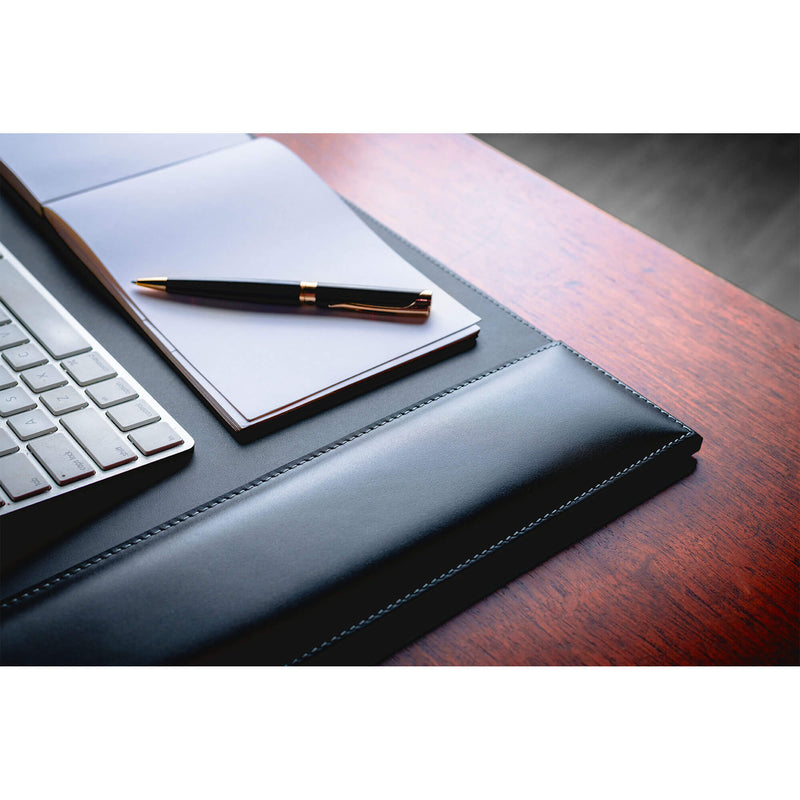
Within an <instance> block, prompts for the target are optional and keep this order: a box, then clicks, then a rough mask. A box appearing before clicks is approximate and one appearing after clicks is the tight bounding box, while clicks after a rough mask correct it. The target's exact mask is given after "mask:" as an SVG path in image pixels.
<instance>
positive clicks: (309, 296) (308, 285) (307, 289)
mask: <svg viewBox="0 0 800 800" xmlns="http://www.w3.org/2000/svg"><path fill="white" fill-rule="evenodd" d="M316 304H317V282H316V281H300V305H301V306H315V305H316Z"/></svg>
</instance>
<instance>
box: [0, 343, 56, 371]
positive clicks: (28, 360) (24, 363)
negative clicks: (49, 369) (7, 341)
mask: <svg viewBox="0 0 800 800" xmlns="http://www.w3.org/2000/svg"><path fill="white" fill-rule="evenodd" d="M3 358H4V359H5V360H6V362H7V363H8V364H10V365H11V366H12V368H13V369H15V370H16V371H17V372H21V371H22V370H23V369H28V367H38V366H39V364H46V363H47V356H46V355H45V354H44V353H43V352H42V351H41V350H40V349H39V348H38V347H37V346H36V345H35V344H23V345H21V346H20V347H9V348H8V349H7V350H3Z"/></svg>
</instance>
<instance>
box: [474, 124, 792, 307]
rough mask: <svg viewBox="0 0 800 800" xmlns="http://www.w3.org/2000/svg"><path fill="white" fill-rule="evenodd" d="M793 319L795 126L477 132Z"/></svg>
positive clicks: (486, 140)
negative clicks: (782, 129)
mask: <svg viewBox="0 0 800 800" xmlns="http://www.w3.org/2000/svg"><path fill="white" fill-rule="evenodd" d="M478 136H479V138H480V139H482V140H483V141H485V142H487V143H488V144H490V145H492V146H493V147H496V148H497V149H498V150H501V151H503V152H504V153H506V154H507V155H509V156H511V157H512V158H514V159H516V160H517V161H520V162H522V163H523V164H526V165H527V166H529V167H531V168H532V169H534V170H536V172H538V173H540V174H541V175H544V176H545V177H546V178H549V179H550V180H552V181H554V182H555V183H557V184H559V185H560V186H563V187H564V188H565V189H569V191H571V192H574V193H575V194H577V195H579V196H580V197H582V198H584V199H585V200H588V201H589V202H590V203H592V204H594V205H596V206H598V207H599V208H601V209H603V210H604V211H607V212H608V213H609V214H612V215H613V216H615V217H617V218H618V219H621V220H623V221H624V222H627V223H628V224H630V225H632V226H633V227H634V228H637V229H638V230H640V231H642V232H644V233H646V234H648V235H649V236H652V237H653V238H654V239H657V240H658V241H659V242H662V243H663V244H665V245H667V246H668V247H670V248H672V249H673V250H675V251H677V252H678V253H680V254H681V255H684V256H686V257H687V258H688V259H690V260H691V261H694V262H695V263H697V264H700V265H701V266H703V267H705V268H706V269H708V270H710V271H711V272H714V273H716V274H717V275H720V276H722V277H723V278H725V279H727V280H729V281H730V282H731V283H734V284H736V285H737V286H740V287H741V288H742V289H745V290H746V291H748V292H750V293H751V294H754V295H756V296H757V297H760V298H761V299H762V300H765V301H766V302H768V303H770V304H771V305H773V306H775V307H776V308H779V309H781V310H782V311H784V312H785V313H787V314H789V315H791V316H793V317H794V318H795V319H800V136H799V135H797V134H521V133H511V134H498V133H492V134H478Z"/></svg>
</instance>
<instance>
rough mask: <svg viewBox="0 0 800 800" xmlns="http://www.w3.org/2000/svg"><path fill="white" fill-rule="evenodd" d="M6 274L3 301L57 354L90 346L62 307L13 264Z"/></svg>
mask: <svg viewBox="0 0 800 800" xmlns="http://www.w3.org/2000/svg"><path fill="white" fill-rule="evenodd" d="M2 275H3V279H2V280H0V297H2V299H3V302H4V303H5V304H6V305H7V306H8V308H10V309H11V311H13V312H14V314H16V316H17V318H18V319H19V321H20V322H22V324H23V325H25V327H26V328H28V329H29V330H30V331H31V332H32V333H33V335H34V336H35V337H36V338H37V339H38V340H39V341H40V342H41V343H42V344H43V345H44V347H45V349H46V350H47V352H48V353H50V355H51V356H53V358H57V359H62V358H68V357H69V356H74V355H76V354H77V353H85V352H86V351H87V350H89V349H90V348H89V343H88V342H87V341H86V339H84V338H83V336H81V335H80V333H79V332H78V331H77V330H75V325H73V324H72V323H70V322H67V320H65V319H64V317H63V316H62V315H61V314H60V313H59V311H58V309H57V308H55V307H54V306H53V304H52V303H51V302H49V300H48V299H47V298H46V297H44V296H43V295H41V294H40V293H39V292H38V291H37V290H36V287H35V286H33V285H32V284H31V283H29V282H28V281H26V280H25V278H23V277H22V274H21V273H20V272H18V271H17V270H16V269H13V268H12V267H11V265H10V264H9V265H8V266H7V267H6V268H5V269H3V273H2ZM20 344H21V343H20ZM9 346H10V345H9Z"/></svg>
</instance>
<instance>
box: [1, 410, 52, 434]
mask: <svg viewBox="0 0 800 800" xmlns="http://www.w3.org/2000/svg"><path fill="white" fill-rule="evenodd" d="M8 426H9V428H11V430H12V431H14V433H16V434H17V436H19V438H20V439H22V441H23V442H27V441H28V439H35V438H36V437H37V436H44V435H45V434H46V433H52V432H53V431H55V430H57V427H56V426H55V425H54V424H53V422H52V420H51V419H50V417H48V416H47V415H46V414H45V413H44V411H42V409H41V408H34V409H33V411H25V412H24V413H22V414H17V415H16V416H14V417H11V419H10V420H9V421H8Z"/></svg>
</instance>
